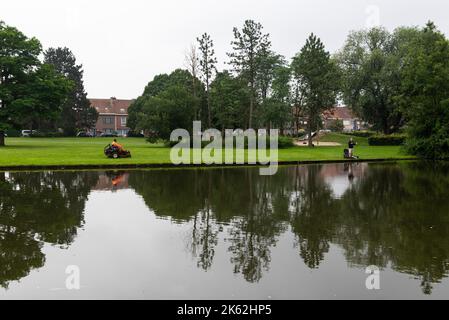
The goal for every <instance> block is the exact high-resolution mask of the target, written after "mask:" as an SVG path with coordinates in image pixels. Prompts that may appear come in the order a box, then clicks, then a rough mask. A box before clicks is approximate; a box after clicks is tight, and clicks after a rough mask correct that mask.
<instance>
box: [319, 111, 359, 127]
mask: <svg viewBox="0 0 449 320" xmlns="http://www.w3.org/2000/svg"><path fill="white" fill-rule="evenodd" d="M335 121H342V122H343V131H357V130H360V129H362V125H363V124H362V121H361V120H360V119H359V118H358V117H357V116H355V115H354V113H353V112H352V110H351V109H350V108H348V107H343V106H341V107H340V106H338V107H334V108H332V109H331V110H329V111H326V112H325V113H324V114H323V125H324V129H329V128H331V126H332V124H333V123H334V122H335Z"/></svg>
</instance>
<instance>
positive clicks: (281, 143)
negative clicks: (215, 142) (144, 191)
mask: <svg viewBox="0 0 449 320" xmlns="http://www.w3.org/2000/svg"><path fill="white" fill-rule="evenodd" d="M269 139H270V138H267V142H266V148H267V149H269V148H270V140H269ZM149 142H152V143H154V141H150V140H149ZM190 142H191V143H192V140H191V141H190ZM178 143H179V142H178V141H165V143H164V144H165V146H166V147H169V148H172V147H174V146H175V145H177V144H178ZM210 143H211V142H210V141H202V142H201V148H205V147H206V146H208V145H209V144H210ZM244 144H245V145H244V146H245V149H248V139H247V138H246V137H245V142H244ZM293 146H294V143H293V138H291V137H286V136H280V137H279V139H278V149H287V148H291V147H293ZM224 147H225V141H224V139H223V148H224ZM234 147H235V142H234Z"/></svg>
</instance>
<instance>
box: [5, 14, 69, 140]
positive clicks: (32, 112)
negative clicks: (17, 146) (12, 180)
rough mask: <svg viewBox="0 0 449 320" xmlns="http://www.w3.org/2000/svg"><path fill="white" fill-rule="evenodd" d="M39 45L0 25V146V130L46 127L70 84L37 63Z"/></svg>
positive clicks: (56, 111) (61, 102) (45, 65)
mask: <svg viewBox="0 0 449 320" xmlns="http://www.w3.org/2000/svg"><path fill="white" fill-rule="evenodd" d="M41 52H42V47H41V44H40V42H39V41H38V40H37V39H35V38H31V39H28V38H27V37H26V36H25V35H24V34H23V33H22V32H20V31H19V30H17V29H16V28H13V27H9V26H6V25H5V24H4V23H3V22H0V76H1V79H0V146H1V145H3V144H4V141H3V130H4V129H7V128H11V127H13V128H16V129H23V128H27V129H39V128H41V127H48V126H49V124H50V123H52V122H53V121H54V120H55V119H56V118H57V117H58V116H59V114H60V112H61V105H62V104H63V102H64V101H65V99H66V97H67V94H68V92H69V91H70V90H71V88H72V86H73V83H72V82H71V81H70V80H69V79H67V78H66V77H64V76H62V75H60V74H59V73H57V72H56V70H55V69H54V67H53V66H51V65H49V64H46V63H41V62H40V60H39V55H40V54H41Z"/></svg>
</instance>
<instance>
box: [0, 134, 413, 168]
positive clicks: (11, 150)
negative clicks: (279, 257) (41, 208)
mask: <svg viewBox="0 0 449 320" xmlns="http://www.w3.org/2000/svg"><path fill="white" fill-rule="evenodd" d="M348 139H349V137H348V136H346V135H342V134H328V135H326V136H325V137H323V138H322V139H321V140H320V141H323V142H324V141H327V142H339V143H341V144H342V146H341V147H315V148H307V147H293V148H289V149H281V150H279V161H324V160H326V161H329V160H342V153H343V149H344V148H345V147H344V146H345V144H346V143H347V141H348ZM354 139H355V140H356V141H357V142H358V146H357V147H356V149H355V154H356V155H358V156H360V158H361V159H362V160H363V159H365V160H369V159H408V158H413V157H411V156H408V155H406V154H405V153H404V152H403V150H402V149H401V147H396V146H387V147H371V146H368V142H367V139H366V138H357V137H354ZM118 140H119V142H120V143H122V144H124V146H125V148H126V149H128V150H131V152H132V158H130V159H117V160H113V159H108V158H106V157H105V156H104V154H103V148H104V147H105V146H106V145H107V144H108V143H110V142H111V141H112V139H111V138H6V147H0V167H13V166H46V165H49V166H50V165H66V166H67V165H74V166H75V165H111V166H113V165H116V164H167V163H170V149H169V148H166V147H164V146H162V145H152V144H149V143H147V142H146V140H145V139H143V138H120V139H118Z"/></svg>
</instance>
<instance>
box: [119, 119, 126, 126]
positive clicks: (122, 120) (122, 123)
mask: <svg viewBox="0 0 449 320" xmlns="http://www.w3.org/2000/svg"><path fill="white" fill-rule="evenodd" d="M120 124H121V125H122V127H126V117H121V118H120Z"/></svg>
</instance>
